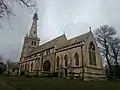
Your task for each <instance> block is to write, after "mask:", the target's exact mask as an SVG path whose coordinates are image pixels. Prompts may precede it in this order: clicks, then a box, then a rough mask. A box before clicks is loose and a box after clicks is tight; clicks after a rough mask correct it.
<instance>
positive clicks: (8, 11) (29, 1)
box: [0, 0, 36, 19]
mask: <svg viewBox="0 0 120 90" xmlns="http://www.w3.org/2000/svg"><path fill="white" fill-rule="evenodd" d="M13 2H17V3H19V4H20V5H22V6H24V7H25V8H27V9H31V8H33V7H35V5H36V4H35V1H34V0H0V19H5V18H8V17H10V16H11V15H14V12H13V10H12V7H11V4H12V3H13Z"/></svg>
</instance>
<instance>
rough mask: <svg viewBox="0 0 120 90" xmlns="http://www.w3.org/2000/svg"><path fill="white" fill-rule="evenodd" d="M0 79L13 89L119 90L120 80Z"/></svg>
mask: <svg viewBox="0 0 120 90" xmlns="http://www.w3.org/2000/svg"><path fill="white" fill-rule="evenodd" d="M2 81H3V82H5V83H6V85H7V86H9V87H12V89H13V90H120V81H117V82H108V81H106V82H103V81H100V82H98V81H96V82H95V81H94V82H83V81H80V80H65V79H59V78H55V79H52V78H34V77H32V78H27V77H13V76H11V77H0V82H2ZM0 85H1V84H0ZM0 90H1V89H0Z"/></svg>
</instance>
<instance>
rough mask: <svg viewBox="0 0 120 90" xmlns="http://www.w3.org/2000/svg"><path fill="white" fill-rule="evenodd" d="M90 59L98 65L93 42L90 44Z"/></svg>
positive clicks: (93, 63) (91, 62)
mask: <svg viewBox="0 0 120 90" xmlns="http://www.w3.org/2000/svg"><path fill="white" fill-rule="evenodd" d="M89 60H90V64H91V65H96V54H95V46H94V44H93V42H91V43H90V44H89Z"/></svg>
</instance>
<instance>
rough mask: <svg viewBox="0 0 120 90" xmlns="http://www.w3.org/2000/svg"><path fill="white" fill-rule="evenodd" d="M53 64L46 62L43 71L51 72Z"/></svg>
mask: <svg viewBox="0 0 120 90" xmlns="http://www.w3.org/2000/svg"><path fill="white" fill-rule="evenodd" d="M50 68H51V63H50V61H49V60H47V61H45V62H44V64H43V71H50Z"/></svg>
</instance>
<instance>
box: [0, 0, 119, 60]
mask: <svg viewBox="0 0 120 90" xmlns="http://www.w3.org/2000/svg"><path fill="white" fill-rule="evenodd" d="M37 8H38V14H39V21H38V36H39V37H40V39H41V42H40V43H45V42H47V41H49V40H51V39H53V38H55V37H57V36H60V35H61V34H63V31H65V32H66V35H67V37H68V38H72V37H74V36H77V35H80V34H83V33H85V32H88V31H89V29H88V27H92V29H93V30H94V29H95V28H97V27H99V26H100V25H104V24H106V25H112V26H113V27H115V28H116V29H117V31H118V33H120V31H119V30H120V0H37ZM13 10H14V12H15V14H16V16H14V17H12V18H11V20H10V25H11V27H12V29H11V30H10V28H9V25H8V24H7V23H6V22H3V23H2V24H3V26H4V28H3V29H0V55H2V56H4V57H5V58H6V59H11V60H12V61H19V57H20V52H21V49H22V45H23V40H24V36H25V34H26V33H27V32H29V30H30V27H31V24H32V16H33V12H30V11H26V10H25V9H23V8H21V7H20V6H18V5H17V4H15V5H14V8H13Z"/></svg>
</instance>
